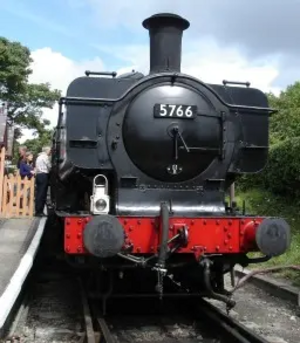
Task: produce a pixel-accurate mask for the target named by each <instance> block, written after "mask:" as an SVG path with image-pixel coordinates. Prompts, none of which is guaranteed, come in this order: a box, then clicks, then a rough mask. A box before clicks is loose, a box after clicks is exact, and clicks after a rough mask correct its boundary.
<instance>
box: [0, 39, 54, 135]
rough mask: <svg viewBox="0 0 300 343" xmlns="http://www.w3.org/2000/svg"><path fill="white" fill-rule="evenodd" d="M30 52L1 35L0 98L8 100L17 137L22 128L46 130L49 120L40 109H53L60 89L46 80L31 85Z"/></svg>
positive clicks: (10, 116)
mask: <svg viewBox="0 0 300 343" xmlns="http://www.w3.org/2000/svg"><path fill="white" fill-rule="evenodd" d="M31 62H32V59H31V57H30V51H29V49H28V48H27V47H25V46H23V45H21V44H20V43H18V42H11V41H9V40H8V39H6V38H3V37H0V100H1V101H6V102H8V116H9V120H10V121H11V122H13V123H15V125H16V137H20V132H21V129H22V128H28V129H34V130H35V132H37V133H38V134H40V132H43V131H45V130H46V129H47V128H46V127H47V125H48V124H49V122H48V121H46V120H42V119H41V115H42V110H43V109H45V108H49V109H52V108H53V106H54V104H55V102H56V101H57V100H58V99H59V97H60V91H58V90H51V89H50V85H49V84H48V83H44V84H31V83H29V82H28V77H29V76H30V74H31V73H32V70H31V69H30V63H31Z"/></svg>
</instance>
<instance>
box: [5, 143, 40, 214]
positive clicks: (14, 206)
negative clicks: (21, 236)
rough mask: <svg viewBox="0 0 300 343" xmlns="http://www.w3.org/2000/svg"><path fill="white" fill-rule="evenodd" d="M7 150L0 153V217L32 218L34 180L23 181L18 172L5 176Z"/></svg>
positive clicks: (25, 179)
mask: <svg viewBox="0 0 300 343" xmlns="http://www.w3.org/2000/svg"><path fill="white" fill-rule="evenodd" d="M4 168H5V148H2V149H1V153H0V217H2V218H3V217H4V218H23V217H32V216H33V213H34V189H35V181H34V178H31V180H28V179H27V178H24V179H23V180H22V179H21V177H20V175H19V173H18V172H16V173H14V174H13V173H11V174H8V175H4V170H5V169H4Z"/></svg>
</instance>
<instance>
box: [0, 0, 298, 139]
mask: <svg viewBox="0 0 300 343" xmlns="http://www.w3.org/2000/svg"><path fill="white" fill-rule="evenodd" d="M159 12H171V13H175V14H179V15H181V16H183V17H184V18H186V19H187V20H188V21H189V22H190V24H191V25H190V27H189V29H187V30H186V31H184V33H183V44H182V68H181V69H182V72H184V73H186V74H190V75H193V76H194V77H197V78H199V79H200V80H202V81H204V82H210V83H221V82H222V80H224V79H227V80H234V81H249V82H251V86H253V87H255V88H260V89H261V90H263V91H272V92H274V93H276V94H278V93H279V92H280V90H282V89H284V88H286V87H287V86H288V85H289V84H292V83H294V82H295V81H297V80H299V79H300V58H299V56H300V44H299V41H300V20H299V15H300V0H123V1H121V0H108V1H107V0H106V1H105V0H50V1H42V0H0V34H1V35H2V36H4V37H6V38H8V39H10V40H13V41H19V42H21V43H22V44H23V45H25V46H27V47H28V48H29V49H30V50H31V52H32V58H33V60H34V62H33V64H32V70H33V73H32V75H31V76H30V80H29V81H30V82H34V83H39V82H49V83H50V84H51V87H52V88H56V89H60V90H61V91H62V93H63V94H65V92H66V89H67V87H68V84H69V83H70V82H71V81H72V80H73V79H74V78H76V77H78V76H82V75H84V71H85V70H94V71H104V70H106V71H117V72H118V73H124V72H128V71H131V70H132V69H135V70H137V71H141V72H143V73H145V74H147V73H148V71H149V34H148V31H147V30H145V29H144V28H143V27H142V24H141V23H142V21H143V20H144V19H145V18H147V17H149V16H150V15H153V14H156V13H159ZM44 117H45V118H47V119H49V120H50V121H51V125H52V126H54V125H55V124H56V120H57V106H55V108H54V109H53V110H45V111H44ZM28 137H30V132H27V131H26V132H25V136H24V139H26V138H28Z"/></svg>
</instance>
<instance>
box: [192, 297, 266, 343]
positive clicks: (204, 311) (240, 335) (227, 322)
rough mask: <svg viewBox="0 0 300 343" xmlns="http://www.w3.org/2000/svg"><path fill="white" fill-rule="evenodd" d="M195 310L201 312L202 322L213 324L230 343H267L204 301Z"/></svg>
mask: <svg viewBox="0 0 300 343" xmlns="http://www.w3.org/2000/svg"><path fill="white" fill-rule="evenodd" d="M197 310H198V311H200V312H201V317H203V318H204V320H207V321H209V322H213V323H214V324H215V327H219V328H220V329H221V330H222V332H223V333H224V334H225V335H226V336H229V337H230V339H231V340H230V342H232V343H269V342H268V341H267V340H266V339H265V338H264V337H262V336H259V335H258V334H256V333H255V332H254V331H252V330H251V329H249V328H247V327H246V326H245V325H243V324H242V323H240V322H238V321H237V320H235V319H234V318H232V317H229V316H227V315H226V314H225V313H223V312H222V311H221V310H220V309H219V308H217V307H215V306H214V305H212V304H210V303H209V302H207V301H206V300H201V301H200V302H199V303H198V304H197Z"/></svg>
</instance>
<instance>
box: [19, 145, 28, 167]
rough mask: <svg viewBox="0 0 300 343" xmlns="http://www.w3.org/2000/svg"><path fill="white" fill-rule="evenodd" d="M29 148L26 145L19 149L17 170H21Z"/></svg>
mask: <svg viewBox="0 0 300 343" xmlns="http://www.w3.org/2000/svg"><path fill="white" fill-rule="evenodd" d="M26 152H27V147H26V146H25V145H23V146H20V148H19V159H18V162H17V168H18V169H20V164H21V162H22V161H23V160H24V159H25V158H26Z"/></svg>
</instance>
